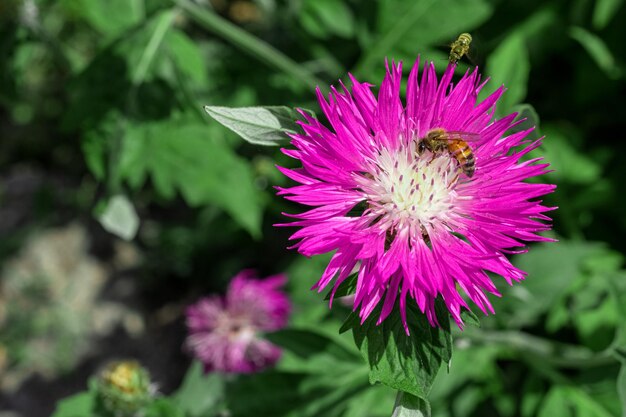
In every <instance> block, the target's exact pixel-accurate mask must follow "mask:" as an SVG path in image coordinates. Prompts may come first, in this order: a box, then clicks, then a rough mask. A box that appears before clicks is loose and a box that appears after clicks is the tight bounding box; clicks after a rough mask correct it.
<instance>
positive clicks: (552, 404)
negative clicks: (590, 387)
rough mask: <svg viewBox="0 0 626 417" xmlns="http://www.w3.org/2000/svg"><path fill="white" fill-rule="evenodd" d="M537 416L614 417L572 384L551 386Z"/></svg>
mask: <svg viewBox="0 0 626 417" xmlns="http://www.w3.org/2000/svg"><path fill="white" fill-rule="evenodd" d="M538 415H539V417H554V416H559V417H579V416H585V417H614V416H613V415H612V414H611V413H610V412H608V411H607V410H606V409H605V408H604V407H603V405H602V404H600V403H599V402H596V401H595V400H594V398H593V397H591V396H590V395H588V394H586V393H585V392H584V391H582V390H580V389H578V388H576V387H573V386H559V385H557V386H553V387H552V389H550V392H549V393H548V394H547V395H546V398H545V399H544V401H543V404H542V405H541V409H540V411H539V414H538Z"/></svg>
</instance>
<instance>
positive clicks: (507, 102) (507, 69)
mask: <svg viewBox="0 0 626 417" xmlns="http://www.w3.org/2000/svg"><path fill="white" fill-rule="evenodd" d="M529 73H530V62H529V57H528V49H527V47H526V40H525V38H524V36H523V35H522V33H521V32H520V31H514V32H513V33H511V34H510V35H509V36H507V37H506V38H505V39H504V41H502V43H501V44H500V45H499V46H498V47H497V48H496V49H495V50H494V51H493V53H492V54H491V55H490V56H489V58H488V59H487V74H488V75H489V76H490V77H491V80H490V81H489V83H490V85H491V87H492V88H493V89H496V88H498V87H500V86H501V85H503V84H504V86H505V87H506V88H507V90H506V92H505V93H504V95H503V96H502V99H501V100H500V102H499V104H498V107H497V113H498V115H504V114H508V113H510V112H511V111H512V110H513V106H515V105H516V104H518V103H520V102H521V101H522V100H524V98H525V97H526V86H527V84H528V75H529ZM483 94H487V90H484V92H483ZM483 94H481V95H483Z"/></svg>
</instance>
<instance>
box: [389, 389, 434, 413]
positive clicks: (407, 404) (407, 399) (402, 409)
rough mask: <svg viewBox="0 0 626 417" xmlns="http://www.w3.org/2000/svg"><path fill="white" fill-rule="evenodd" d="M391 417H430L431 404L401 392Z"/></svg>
mask: <svg viewBox="0 0 626 417" xmlns="http://www.w3.org/2000/svg"><path fill="white" fill-rule="evenodd" d="M391 417H430V404H429V403H428V401H426V400H424V399H422V398H418V397H415V396H414V395H411V394H408V393H406V392H399V393H398V397H397V398H396V404H395V406H394V408H393V414H392V415H391Z"/></svg>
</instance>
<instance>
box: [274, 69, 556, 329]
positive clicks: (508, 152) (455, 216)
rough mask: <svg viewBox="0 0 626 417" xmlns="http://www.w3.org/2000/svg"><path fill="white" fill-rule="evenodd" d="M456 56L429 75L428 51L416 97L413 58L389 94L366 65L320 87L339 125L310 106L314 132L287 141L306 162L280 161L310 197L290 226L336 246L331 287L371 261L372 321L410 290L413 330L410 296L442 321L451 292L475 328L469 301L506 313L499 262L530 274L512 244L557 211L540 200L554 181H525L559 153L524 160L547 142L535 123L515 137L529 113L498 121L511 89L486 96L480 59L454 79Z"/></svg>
mask: <svg viewBox="0 0 626 417" xmlns="http://www.w3.org/2000/svg"><path fill="white" fill-rule="evenodd" d="M455 67H456V65H455V64H454V63H450V64H449V65H448V67H447V69H446V71H445V73H444V74H443V76H442V77H441V79H438V77H437V74H436V72H435V67H434V64H433V63H427V64H426V65H425V66H424V69H423V71H422V74H421V77H420V75H419V60H418V62H417V63H416V64H415V65H414V66H413V68H412V69H411V71H410V74H409V78H408V84H407V92H406V103H404V104H403V103H402V101H401V100H400V81H401V78H402V64H401V63H400V64H397V65H396V64H394V63H392V64H391V66H390V67H388V69H387V74H386V76H385V78H384V79H383V81H382V84H381V86H380V89H379V91H378V95H377V96H376V95H374V93H373V92H372V89H371V85H369V84H366V83H361V82H359V81H357V80H356V79H355V78H354V77H353V76H350V80H351V82H352V87H351V88H348V87H347V86H345V85H343V84H341V87H342V89H341V90H338V89H335V88H331V93H330V94H329V96H328V97H325V96H324V95H323V94H322V93H321V92H320V90H319V88H318V90H317V97H318V100H319V103H320V107H321V109H322V111H323V113H324V115H325V116H326V118H327V119H328V122H329V126H330V127H326V126H325V125H323V124H322V123H321V122H320V121H319V120H317V119H315V118H314V117H311V116H310V115H309V114H308V113H306V112H302V116H303V117H304V119H305V121H304V122H300V125H301V127H302V129H303V131H304V133H301V134H293V135H291V138H292V141H291V144H292V145H293V148H291V149H284V150H283V152H284V153H285V154H286V155H288V156H290V157H292V158H294V159H296V160H298V161H299V162H300V163H301V165H302V166H301V167H300V168H296V169H289V168H284V167H279V169H280V171H281V172H282V173H283V174H284V175H286V176H287V177H289V178H290V179H292V180H294V181H295V182H297V183H298V185H296V186H293V187H290V188H279V189H278V190H279V191H278V193H279V194H280V195H283V196H285V198H287V199H289V200H292V201H295V202H297V203H300V204H302V205H305V206H308V207H309V208H310V209H309V210H308V211H305V212H303V213H298V214H288V216H289V217H292V218H294V219H295V221H293V222H291V223H287V224H281V225H280V226H292V227H297V228H298V230H297V231H296V232H295V233H294V234H293V235H292V237H291V239H294V240H297V242H296V243H295V244H294V245H293V247H294V248H296V249H297V250H298V251H299V252H300V253H301V254H303V255H306V256H312V255H319V254H323V253H328V252H334V255H333V257H332V259H331V260H330V262H329V264H328V267H327V268H326V270H325V272H324V273H323V274H322V276H321V278H320V279H319V281H318V282H317V284H316V285H315V287H314V288H317V289H318V290H319V291H322V290H323V289H324V288H326V287H327V286H329V285H331V283H333V284H332V285H333V287H334V290H333V292H334V291H336V289H337V288H338V286H339V285H340V284H341V283H342V282H343V281H345V280H346V279H347V278H348V277H349V276H350V274H351V273H352V270H353V269H354V268H356V269H357V270H358V272H357V284H356V293H355V298H354V309H355V311H356V310H358V312H359V315H360V318H361V320H362V321H365V320H366V319H367V318H368V317H369V316H370V315H371V314H372V312H373V311H374V309H375V308H376V307H377V306H380V313H379V316H378V319H377V323H379V324H380V323H381V322H382V321H383V320H385V318H386V317H387V316H388V315H389V314H390V313H391V311H392V310H393V308H394V306H395V305H396V302H399V308H400V314H401V317H402V320H403V322H404V326H405V330H406V331H407V333H408V326H407V324H406V306H407V303H416V304H417V305H418V306H419V308H420V310H421V311H422V312H423V313H425V314H426V316H427V318H428V320H429V322H430V323H431V325H433V326H435V325H437V324H438V323H437V316H436V315H435V300H436V299H437V298H438V297H440V298H441V299H442V300H443V302H444V303H445V304H446V306H447V308H448V310H449V311H450V313H451V316H452V317H453V318H454V320H455V321H456V322H457V324H458V325H459V326H460V327H462V326H463V321H462V319H461V309H462V308H469V306H468V303H467V300H471V301H472V302H473V303H474V304H476V305H477V306H478V307H479V308H480V309H481V310H482V311H483V312H484V313H485V314H487V313H488V312H492V313H493V308H492V306H491V304H490V302H489V300H488V298H487V295H486V294H487V293H490V294H494V295H496V296H500V294H499V292H498V290H497V289H496V286H495V285H494V283H493V282H492V280H491V278H490V277H489V275H488V274H487V273H488V272H492V273H495V274H498V275H500V276H502V277H503V278H504V280H506V282H507V283H509V284H512V283H514V282H516V281H520V280H522V279H523V278H524V276H525V273H524V271H521V270H520V269H518V268H516V267H515V266H513V265H512V264H511V262H510V261H509V260H508V259H507V258H506V256H505V254H506V253H517V252H523V251H525V244H526V242H530V241H548V240H551V239H549V238H546V237H543V236H541V235H540V234H538V232H541V231H545V230H548V229H549V228H550V226H549V224H548V223H547V222H546V221H549V220H550V219H549V218H548V217H547V216H546V214H545V213H546V212H547V211H549V210H551V209H552V208H550V207H546V206H544V205H542V204H541V200H539V198H540V197H541V196H543V195H545V194H548V193H550V192H552V191H553V190H554V185H550V184H540V183H528V182H525V180H527V179H529V178H531V177H535V176H538V175H542V174H544V173H546V172H547V167H548V164H546V163H540V162H539V160H538V159H533V160H523V159H522V158H524V156H525V155H527V154H528V152H530V151H531V150H533V149H535V148H537V147H538V146H539V145H540V140H537V141H534V142H529V141H527V140H526V137H527V135H528V134H529V132H530V130H524V131H520V132H517V133H513V134H510V135H506V134H505V132H507V131H508V130H509V129H511V128H512V127H513V126H515V125H516V122H515V121H514V120H515V118H516V114H510V115H508V116H505V117H503V118H501V119H498V120H494V108H495V106H496V103H497V101H498V99H499V98H500V96H501V95H502V94H503V92H504V88H503V87H500V88H498V89H497V90H496V91H495V92H494V93H492V94H491V95H490V96H489V97H487V98H486V99H484V100H483V101H480V102H479V101H478V100H477V96H478V93H479V91H480V90H481V88H482V87H483V85H484V83H481V80H480V76H479V74H478V72H477V70H474V71H473V72H468V73H466V74H465V75H464V76H463V77H462V78H461V79H460V80H459V81H458V82H457V83H456V84H452V77H453V75H454V70H455ZM513 149H515V152H513ZM331 303H332V298H331Z"/></svg>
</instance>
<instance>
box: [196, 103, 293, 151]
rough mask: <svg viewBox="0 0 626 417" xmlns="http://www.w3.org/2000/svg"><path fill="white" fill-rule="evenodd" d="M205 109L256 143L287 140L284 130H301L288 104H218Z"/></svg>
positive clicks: (222, 122) (268, 143) (269, 143)
mask: <svg viewBox="0 0 626 417" xmlns="http://www.w3.org/2000/svg"><path fill="white" fill-rule="evenodd" d="M204 110H205V111H206V112H207V113H208V114H209V116H211V117H212V118H214V119H215V120H217V121H218V122H220V123H221V124H222V125H224V126H226V127H227V128H229V129H230V130H232V131H233V132H235V133H236V134H238V135H239V136H241V137H242V138H244V139H245V140H246V141H248V142H250V143H253V144H255V145H265V146H272V145H280V144H282V143H285V142H286V141H287V140H288V137H287V135H285V133H296V132H298V125H297V124H296V122H295V121H296V120H297V119H298V114H297V113H296V112H295V111H294V110H293V109H290V108H289V107H284V106H276V107H239V108H231V107H218V106H204Z"/></svg>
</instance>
